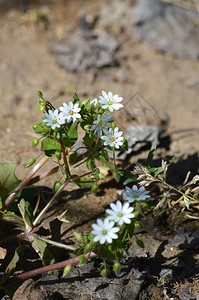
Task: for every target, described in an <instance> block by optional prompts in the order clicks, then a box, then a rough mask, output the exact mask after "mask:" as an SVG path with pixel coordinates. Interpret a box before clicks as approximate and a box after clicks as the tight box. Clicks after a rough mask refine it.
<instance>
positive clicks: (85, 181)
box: [73, 175, 95, 188]
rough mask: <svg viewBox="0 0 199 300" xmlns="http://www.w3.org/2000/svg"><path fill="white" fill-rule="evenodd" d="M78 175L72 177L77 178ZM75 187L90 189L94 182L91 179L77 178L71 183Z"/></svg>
mask: <svg viewBox="0 0 199 300" xmlns="http://www.w3.org/2000/svg"><path fill="white" fill-rule="evenodd" d="M77 176H78V175H75V176H74V177H77ZM73 182H74V183H75V184H76V185H77V186H79V187H80V188H83V187H85V188H90V187H91V186H92V185H93V184H94V183H95V181H94V180H92V179H87V178H83V177H82V178H79V179H77V180H74V181H73Z"/></svg>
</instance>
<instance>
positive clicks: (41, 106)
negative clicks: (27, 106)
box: [37, 102, 46, 113]
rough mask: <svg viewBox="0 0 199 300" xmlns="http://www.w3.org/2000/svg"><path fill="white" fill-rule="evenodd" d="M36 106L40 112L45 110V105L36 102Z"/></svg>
mask: <svg viewBox="0 0 199 300" xmlns="http://www.w3.org/2000/svg"><path fill="white" fill-rule="evenodd" d="M37 107H38V108H39V110H40V111H41V112H42V113H45V112H46V108H45V106H44V105H43V104H42V103H40V102H39V103H37Z"/></svg>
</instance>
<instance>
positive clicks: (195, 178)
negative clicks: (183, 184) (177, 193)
mask: <svg viewBox="0 0 199 300" xmlns="http://www.w3.org/2000/svg"><path fill="white" fill-rule="evenodd" d="M198 180H199V175H196V176H194V178H193V179H192V180H191V182H190V184H196V182H197V181H198Z"/></svg>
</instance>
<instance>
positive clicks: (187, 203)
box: [183, 195, 189, 209]
mask: <svg viewBox="0 0 199 300" xmlns="http://www.w3.org/2000/svg"><path fill="white" fill-rule="evenodd" d="M183 200H184V204H185V205H186V208H187V209H189V199H188V198H187V197H186V196H185V195H184V197H183Z"/></svg>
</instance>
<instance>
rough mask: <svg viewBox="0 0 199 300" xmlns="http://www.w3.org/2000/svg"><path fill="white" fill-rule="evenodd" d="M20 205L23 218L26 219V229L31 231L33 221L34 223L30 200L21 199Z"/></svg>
mask: <svg viewBox="0 0 199 300" xmlns="http://www.w3.org/2000/svg"><path fill="white" fill-rule="evenodd" d="M18 207H19V211H20V213H21V215H22V218H23V220H24V224H25V226H26V230H28V231H30V230H31V229H32V223H33V212H32V207H31V205H30V203H29V202H28V201H27V202H25V201H24V199H21V201H20V203H19V204H18Z"/></svg>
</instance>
